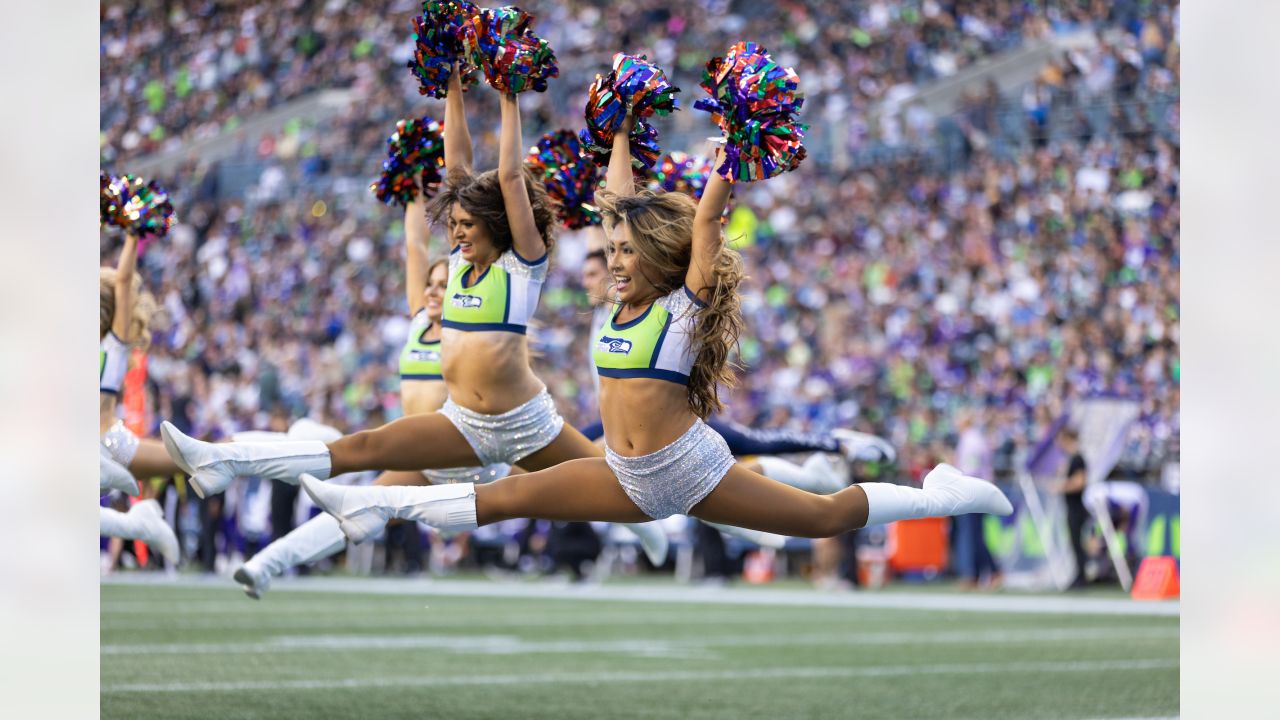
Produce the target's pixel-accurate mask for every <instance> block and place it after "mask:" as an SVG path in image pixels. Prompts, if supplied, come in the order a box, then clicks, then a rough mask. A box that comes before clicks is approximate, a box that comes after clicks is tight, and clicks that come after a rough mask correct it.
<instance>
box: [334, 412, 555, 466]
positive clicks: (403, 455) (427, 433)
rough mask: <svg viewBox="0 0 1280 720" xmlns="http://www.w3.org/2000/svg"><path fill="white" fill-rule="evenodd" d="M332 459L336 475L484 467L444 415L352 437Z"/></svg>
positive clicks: (336, 446)
mask: <svg viewBox="0 0 1280 720" xmlns="http://www.w3.org/2000/svg"><path fill="white" fill-rule="evenodd" d="M544 450H545V448H544ZM540 452H541V451H540ZM329 459H330V462H331V463H332V468H333V469H332V473H331V474H332V475H341V474H343V473H349V472H359V471H364V470H402V471H412V470H423V469H428V470H429V469H435V468H454V467H467V466H470V465H479V464H480V460H479V459H478V458H477V457H476V454H475V452H474V451H473V450H472V449H471V445H470V443H468V442H467V439H466V438H465V437H463V435H462V433H460V432H458V428H457V427H455V426H454V424H453V423H452V422H451V421H450V420H449V418H447V417H445V416H444V415H441V414H440V413H429V414H427V415H413V416H411V417H403V418H400V419H399V420H396V421H394V422H390V423H387V424H386V425H383V426H382V427H380V428H378V429H376V430H365V431H363V432H358V433H356V434H354V435H348V436H346V437H344V438H342V439H340V440H337V441H334V442H332V443H330V444H329Z"/></svg>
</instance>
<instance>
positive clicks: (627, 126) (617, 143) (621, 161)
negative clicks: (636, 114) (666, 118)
mask: <svg viewBox="0 0 1280 720" xmlns="http://www.w3.org/2000/svg"><path fill="white" fill-rule="evenodd" d="M635 124H636V120H635V118H633V117H631V113H627V116H626V117H625V118H623V119H622V127H620V128H618V132H616V133H614V134H613V153H612V154H611V155H610V156H609V169H608V171H607V172H606V173H605V176H604V184H605V189H606V190H608V191H609V192H611V193H613V194H615V195H619V196H622V197H626V196H628V195H635V194H636V182H635V177H634V176H633V175H632V174H631V129H632V128H633V127H635Z"/></svg>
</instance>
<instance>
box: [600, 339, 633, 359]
mask: <svg viewBox="0 0 1280 720" xmlns="http://www.w3.org/2000/svg"><path fill="white" fill-rule="evenodd" d="M596 347H597V348H598V349H599V350H600V352H606V353H614V354H616V355H630V354H631V341H630V340H628V339H626V338H615V337H609V336H608V335H604V336H602V337H601V338H600V340H599V342H598V343H596Z"/></svg>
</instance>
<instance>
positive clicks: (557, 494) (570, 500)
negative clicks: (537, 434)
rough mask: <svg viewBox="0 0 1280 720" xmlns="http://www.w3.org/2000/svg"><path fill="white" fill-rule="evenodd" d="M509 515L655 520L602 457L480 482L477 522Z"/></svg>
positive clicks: (575, 518) (544, 518) (538, 517)
mask: <svg viewBox="0 0 1280 720" xmlns="http://www.w3.org/2000/svg"><path fill="white" fill-rule="evenodd" d="M566 427H567V426H566ZM574 432H577V431H576V430H575V431H574ZM562 437H563V436H562ZM583 440H584V442H586V440H585V438H584V439H583ZM588 444H590V443H588ZM544 449H545V448H544ZM522 462H523V461H522ZM511 518H534V519H538V520H563V521H569V522H573V521H581V522H590V521H592V520H600V521H605V522H621V523H642V522H646V521H648V520H652V518H650V517H649V516H648V515H645V514H644V512H643V511H641V510H640V508H638V507H636V504H635V503H633V502H631V498H629V497H627V494H626V493H625V492H624V491H623V490H622V485H620V484H619V483H618V478H617V477H616V476H615V475H614V474H613V471H612V470H610V469H609V466H608V465H607V464H606V463H605V461H604V459H603V458H590V459H581V460H570V461H568V462H565V463H561V464H559V465H556V466H555V467H553V468H551V469H549V470H539V471H538V472H531V473H528V474H526V475H515V476H512V477H506V478H503V479H501V480H496V481H494V482H491V483H489V484H488V485H478V486H476V521H477V524H479V525H488V524H489V523H495V522H499V521H501V520H510V519H511Z"/></svg>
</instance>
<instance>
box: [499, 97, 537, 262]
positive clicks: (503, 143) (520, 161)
mask: <svg viewBox="0 0 1280 720" xmlns="http://www.w3.org/2000/svg"><path fill="white" fill-rule="evenodd" d="M498 102H499V104H500V105H501V106H502V136H501V138H500V139H499V141H498V184H499V185H500V186H501V187H502V201H503V204H504V206H505V207H506V210H507V223H508V224H509V225H510V226H511V242H512V245H514V246H515V251H516V253H517V254H518V255H520V257H522V258H524V259H526V260H538V259H541V258H542V257H543V256H545V255H546V254H547V244H546V242H544V241H543V239H542V235H541V233H539V232H538V224H537V222H536V221H535V220H534V217H533V204H532V202H531V201H530V200H529V191H528V190H527V189H526V188H525V184H524V143H523V141H522V140H521V137H520V104H519V102H518V101H517V100H516V96H515V95H512V94H510V93H503V94H502V96H501V100H499V101H498Z"/></svg>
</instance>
